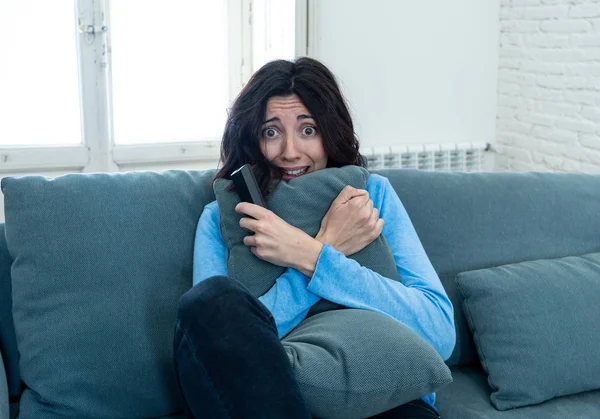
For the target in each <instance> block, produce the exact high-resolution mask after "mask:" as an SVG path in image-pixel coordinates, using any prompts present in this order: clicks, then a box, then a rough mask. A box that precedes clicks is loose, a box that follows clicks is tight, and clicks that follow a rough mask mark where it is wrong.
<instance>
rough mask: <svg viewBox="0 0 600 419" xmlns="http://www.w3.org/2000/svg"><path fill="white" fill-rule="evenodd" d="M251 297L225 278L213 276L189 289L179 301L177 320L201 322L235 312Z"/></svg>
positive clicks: (242, 287)
mask: <svg viewBox="0 0 600 419" xmlns="http://www.w3.org/2000/svg"><path fill="white" fill-rule="evenodd" d="M252 298H253V297H252V296H251V295H250V294H249V292H248V290H247V289H246V288H245V287H244V286H243V285H241V284H240V283H239V282H238V281H235V280H233V279H231V278H228V277H226V276H213V277H211V278H207V279H205V280H203V281H202V282H200V283H198V284H196V285H195V286H194V287H192V288H191V289H189V290H188V291H187V292H186V293H185V294H183V296H182V297H181V299H180V300H179V309H178V312H177V320H178V321H179V322H181V321H182V320H183V319H193V320H194V321H198V320H201V319H202V318H203V317H205V316H214V315H215V313H218V312H221V313H229V315H231V314H232V312H235V308H236V307H240V306H241V305H243V304H244V303H245V302H247V301H248V300H249V299H252Z"/></svg>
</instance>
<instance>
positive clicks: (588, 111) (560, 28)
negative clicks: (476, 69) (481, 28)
mask: <svg viewBox="0 0 600 419" xmlns="http://www.w3.org/2000/svg"><path fill="white" fill-rule="evenodd" d="M500 18H501V36H500V44H501V46H500V63H499V64H500V71H499V85H498V92H499V96H498V122H497V148H498V151H499V155H498V156H497V158H496V162H497V166H498V168H501V169H506V170H513V171H532V170H533V171H559V172H587V173H600V3H599V2H598V0H568V1H567V0H562V1H549V0H544V1H542V0H502V9H501V12H500Z"/></svg>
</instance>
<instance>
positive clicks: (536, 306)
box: [457, 253, 600, 410]
mask: <svg viewBox="0 0 600 419" xmlns="http://www.w3.org/2000/svg"><path fill="white" fill-rule="evenodd" d="M457 281H458V286H459V289H460V291H461V294H462V295H463V296H464V302H463V306H464V310H465V313H466V316H467V320H468V322H469V325H470V327H471V330H472V331H473V336H474V339H475V345H476V346H477V352H478V354H479V358H480V360H481V365H482V367H483V369H484V370H485V371H486V372H487V373H488V375H489V377H488V380H489V383H490V385H491V387H492V388H493V390H494V391H493V392H492V394H491V402H492V404H493V405H494V406H495V407H496V408H498V409H499V410H507V409H513V408H515V407H521V406H527V405H534V404H538V403H542V402H544V401H546V400H550V399H552V398H554V397H560V396H566V395H569V394H576V393H580V392H582V391H591V390H599V389H600V357H599V356H598V355H599V352H598V348H599V347H600V334H598V327H597V324H598V319H600V304H599V302H600V253H593V254H589V255H585V256H570V257H566V258H559V259H541V260H533V261H527V262H521V263H515V264H510V265H503V266H498V267H494V268H488V269H479V270H474V271H469V272H463V273H461V274H460V275H458V277H457Z"/></svg>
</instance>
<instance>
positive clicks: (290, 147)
mask: <svg viewBox="0 0 600 419" xmlns="http://www.w3.org/2000/svg"><path fill="white" fill-rule="evenodd" d="M281 158H282V159H283V160H287V161H294V160H298V159H299V158H300V150H299V149H298V144H296V138H295V137H294V136H291V135H288V136H286V137H285V141H284V144H283V151H282V153H281Z"/></svg>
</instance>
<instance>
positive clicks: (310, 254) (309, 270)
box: [295, 236, 323, 278]
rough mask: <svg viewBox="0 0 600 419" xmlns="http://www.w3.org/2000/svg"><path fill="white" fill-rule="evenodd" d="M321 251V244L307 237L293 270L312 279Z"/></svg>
mask: <svg viewBox="0 0 600 419" xmlns="http://www.w3.org/2000/svg"><path fill="white" fill-rule="evenodd" d="M321 250H323V242H321V241H319V240H317V239H316V238H315V239H313V238H312V237H310V236H308V240H307V242H306V244H305V245H304V246H302V255H301V257H299V258H298V261H299V263H298V266H295V269H297V270H298V271H300V272H302V273H303V274H304V275H306V276H308V277H309V278H312V276H313V274H314V273H315V268H316V267H317V261H318V260H319V256H320V255H321Z"/></svg>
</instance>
